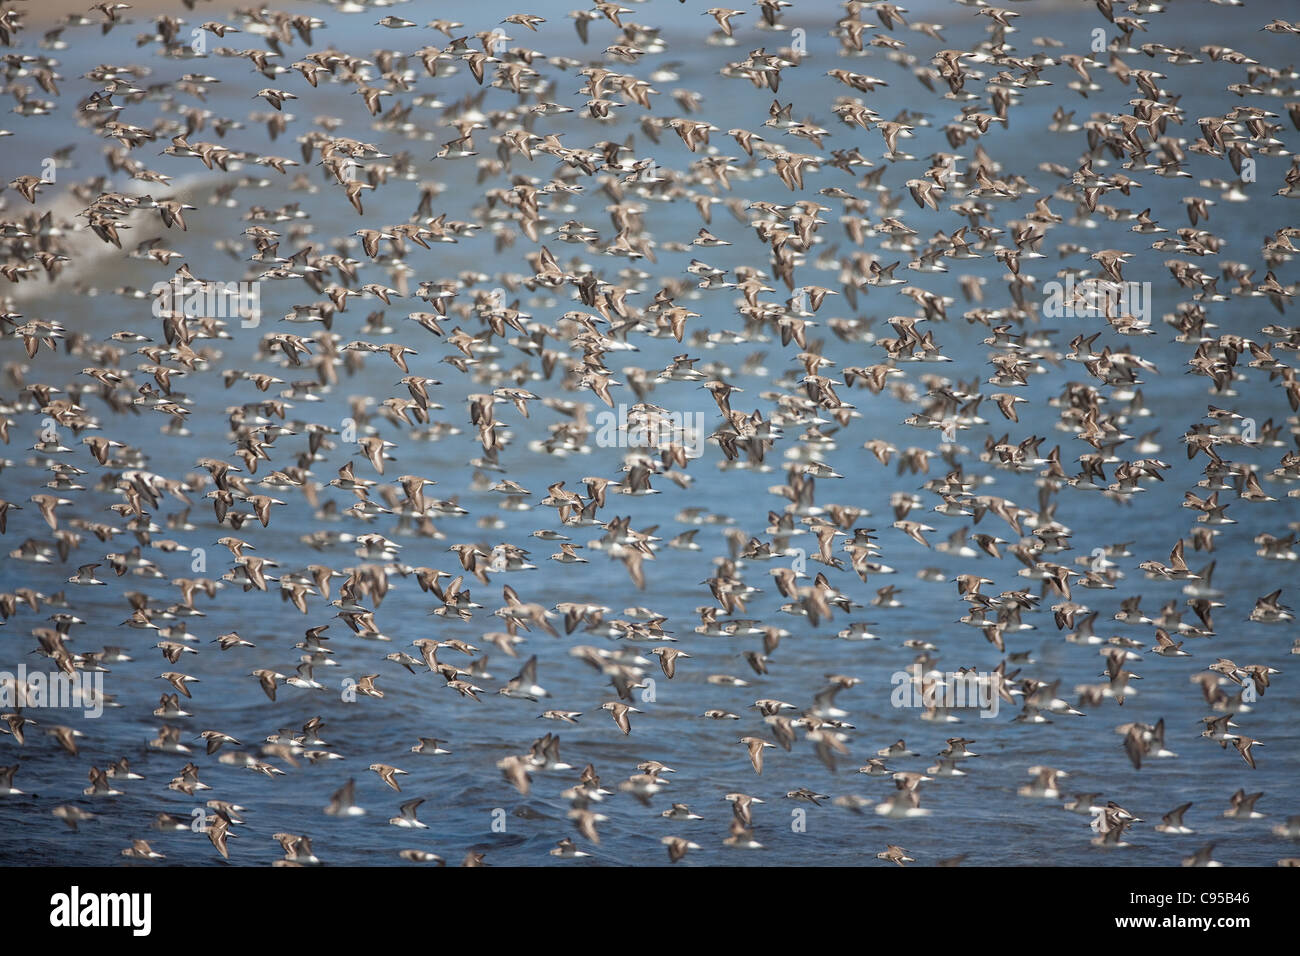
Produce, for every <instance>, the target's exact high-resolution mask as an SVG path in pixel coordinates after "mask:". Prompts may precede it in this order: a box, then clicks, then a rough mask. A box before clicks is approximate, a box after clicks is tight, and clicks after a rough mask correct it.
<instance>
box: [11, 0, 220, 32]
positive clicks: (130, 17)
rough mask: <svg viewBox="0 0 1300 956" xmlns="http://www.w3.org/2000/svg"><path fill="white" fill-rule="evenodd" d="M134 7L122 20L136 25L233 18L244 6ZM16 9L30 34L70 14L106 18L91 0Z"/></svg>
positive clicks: (152, 1) (38, 2) (172, 2)
mask: <svg viewBox="0 0 1300 956" xmlns="http://www.w3.org/2000/svg"><path fill="white" fill-rule="evenodd" d="M123 2H126V0H123ZM130 3H131V9H130V10H124V11H122V12H121V13H120V14H119V16H121V17H122V18H123V19H124V21H135V22H136V24H138V23H139V22H141V21H143V20H146V19H149V18H151V17H154V16H157V15H159V14H162V13H169V14H171V15H172V16H175V17H181V18H182V19H185V20H194V19H195V18H196V17H197V18H198V21H203V20H213V19H222V18H223V17H227V16H229V15H230V13H231V11H233V10H234V9H235V7H236V6H240V4H238V3H236V2H234V0H215V2H214V0H196V2H195V4H194V9H192V10H191V9H189V8H188V7H186V5H185V4H184V3H183V2H182V0H130ZM13 6H14V8H15V9H17V10H18V11H19V12H21V13H22V15H23V23H24V24H25V26H26V29H27V30H35V29H38V28H39V29H42V30H47V29H49V28H50V27H52V26H55V25H57V24H58V23H60V22H61V21H62V20H63V19H64V17H66V16H67V15H68V14H70V13H72V14H84V15H85V16H88V17H90V18H91V19H93V20H95V21H99V20H102V19H103V18H104V15H103V14H102V13H101V12H100V11H98V10H94V9H92V4H91V3H90V0H35V2H33V0H13ZM198 21H196V22H198ZM114 29H118V30H121V29H133V26H132V24H131V23H129V22H123V23H120V24H119V25H118V26H117V27H115V28H114Z"/></svg>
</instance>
